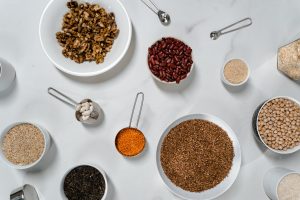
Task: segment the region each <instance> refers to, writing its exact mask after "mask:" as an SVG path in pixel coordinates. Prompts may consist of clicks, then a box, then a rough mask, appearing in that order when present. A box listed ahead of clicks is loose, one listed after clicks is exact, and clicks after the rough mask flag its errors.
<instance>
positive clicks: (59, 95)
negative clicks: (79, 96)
mask: <svg viewBox="0 0 300 200" xmlns="http://www.w3.org/2000/svg"><path fill="white" fill-rule="evenodd" d="M48 93H49V94H50V95H51V96H53V97H55V98H56V99H58V100H60V101H62V102H64V103H66V104H69V105H71V106H73V107H75V108H76V106H77V105H78V104H79V103H77V102H76V101H75V100H74V99H72V98H70V97H68V96H67V95H65V94H63V93H62V92H60V91H58V90H56V89H54V88H52V87H49V88H48Z"/></svg>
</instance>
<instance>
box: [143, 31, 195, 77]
mask: <svg viewBox="0 0 300 200" xmlns="http://www.w3.org/2000/svg"><path fill="white" fill-rule="evenodd" d="M192 64H193V59H192V49H191V47H189V46H188V45H186V44H185V43H184V42H182V41H180V40H178V39H175V38H171V37H168V38H162V39H161V40H159V41H157V42H156V43H155V44H153V45H152V46H151V47H150V48H148V66H149V69H150V70H151V72H152V73H153V74H154V75H155V76H156V77H158V78H159V79H160V80H162V81H166V82H176V83H179V82H180V81H181V80H183V79H185V78H186V77H187V75H188V73H189V72H190V70H191V67H192Z"/></svg>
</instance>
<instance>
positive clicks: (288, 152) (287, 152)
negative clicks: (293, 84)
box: [256, 96, 300, 154]
mask: <svg viewBox="0 0 300 200" xmlns="http://www.w3.org/2000/svg"><path fill="white" fill-rule="evenodd" d="M278 98H282V99H288V100H291V101H293V102H295V103H296V104H298V105H299V106H300V103H299V102H298V101H297V100H296V99H293V98H291V97H287V96H277V97H273V98H271V99H269V100H267V101H265V102H264V104H263V105H262V106H261V107H260V109H259V111H258V114H257V117H256V130H257V133H258V136H259V139H260V141H261V142H262V143H263V144H264V145H265V146H266V147H267V148H268V149H270V150H271V151H273V152H274V153H278V154H291V153H295V152H296V151H299V150H300V145H298V146H296V147H294V148H292V149H288V150H286V151H283V150H276V149H272V148H271V147H269V146H268V145H267V144H266V143H265V142H264V140H263V139H262V138H261V136H260V133H259V130H258V117H259V114H260V112H261V110H262V108H263V107H264V106H265V105H266V104H267V103H269V102H270V101H272V100H274V99H278Z"/></svg>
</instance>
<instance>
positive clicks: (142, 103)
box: [129, 92, 144, 128]
mask: <svg viewBox="0 0 300 200" xmlns="http://www.w3.org/2000/svg"><path fill="white" fill-rule="evenodd" d="M139 96H141V98H142V99H141V104H140V109H139V114H138V118H137V122H136V126H135V127H138V125H139V122H140V118H141V113H142V109H143V105H144V93H143V92H139V93H137V95H136V97H135V100H134V104H133V108H132V111H131V116H130V121H129V128H131V123H132V119H133V114H134V111H135V107H136V103H137V100H138V98H139Z"/></svg>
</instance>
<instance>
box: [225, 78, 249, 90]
mask: <svg viewBox="0 0 300 200" xmlns="http://www.w3.org/2000/svg"><path fill="white" fill-rule="evenodd" d="M222 84H223V87H224V88H225V89H226V90H227V91H228V92H230V93H235V94H237V93H242V92H244V91H246V90H248V89H249V88H250V87H251V79H249V80H248V81H247V82H246V83H245V84H243V85H241V86H230V85H227V84H225V83H224V82H223V81H222Z"/></svg>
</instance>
